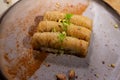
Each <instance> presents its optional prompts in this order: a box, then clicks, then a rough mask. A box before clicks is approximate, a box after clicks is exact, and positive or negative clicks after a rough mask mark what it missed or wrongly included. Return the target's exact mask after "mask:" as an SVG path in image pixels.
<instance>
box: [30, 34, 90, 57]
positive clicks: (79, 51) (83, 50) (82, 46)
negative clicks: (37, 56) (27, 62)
mask: <svg viewBox="0 0 120 80" xmlns="http://www.w3.org/2000/svg"><path fill="white" fill-rule="evenodd" d="M59 34H60V33H59V32H43V33H40V32H37V33H35V34H34V35H33V37H32V46H33V48H34V49H40V48H41V47H46V48H53V49H63V50H70V51H75V53H74V54H72V55H77V56H79V57H85V56H86V54H87V49H88V42H86V41H84V40H80V39H77V38H74V37H68V36H66V37H65V39H64V40H63V41H62V42H61V41H60V40H59ZM61 47H62V48H61Z"/></svg>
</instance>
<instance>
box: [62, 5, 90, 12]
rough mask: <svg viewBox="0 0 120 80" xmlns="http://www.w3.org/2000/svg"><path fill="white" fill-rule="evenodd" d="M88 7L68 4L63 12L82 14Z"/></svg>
mask: <svg viewBox="0 0 120 80" xmlns="http://www.w3.org/2000/svg"><path fill="white" fill-rule="evenodd" d="M87 7H88V5H85V4H81V3H78V4H77V5H71V4H67V5H66V6H65V7H64V8H63V10H62V11H61V12H65V13H68V12H69V13H72V14H82V13H83V12H84V11H85V10H86V8H87Z"/></svg>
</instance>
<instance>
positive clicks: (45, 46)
mask: <svg viewBox="0 0 120 80" xmlns="http://www.w3.org/2000/svg"><path fill="white" fill-rule="evenodd" d="M91 32H92V20H91V19H89V18H88V17H85V16H82V15H74V14H68V13H61V12H57V11H51V12H50V11H49V12H46V13H45V15H44V18H43V21H40V22H39V24H38V26H37V32H36V33H34V35H33V37H32V42H31V43H32V46H33V48H34V49H36V50H42V51H47V52H52V53H57V54H58V53H59V54H63V53H65V54H71V55H75V56H79V57H85V56H86V55H87V51H88V46H89V42H90V36H91Z"/></svg>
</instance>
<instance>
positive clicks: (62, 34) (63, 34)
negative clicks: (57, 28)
mask: <svg viewBox="0 0 120 80" xmlns="http://www.w3.org/2000/svg"><path fill="white" fill-rule="evenodd" d="M58 38H59V41H61V42H63V40H64V39H65V38H66V32H62V33H59V35H58Z"/></svg>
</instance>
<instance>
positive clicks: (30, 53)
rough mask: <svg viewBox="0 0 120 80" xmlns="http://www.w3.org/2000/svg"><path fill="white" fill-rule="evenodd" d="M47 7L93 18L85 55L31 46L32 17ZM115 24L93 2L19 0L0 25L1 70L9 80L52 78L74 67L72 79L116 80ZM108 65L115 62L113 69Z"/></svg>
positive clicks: (118, 40)
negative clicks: (37, 49)
mask: <svg viewBox="0 0 120 80" xmlns="http://www.w3.org/2000/svg"><path fill="white" fill-rule="evenodd" d="M85 9H86V10H85ZM50 10H59V11H62V12H69V13H74V14H82V12H83V15H85V16H88V17H89V18H91V19H93V21H94V22H93V33H92V36H91V42H90V47H89V50H88V55H87V57H86V58H79V57H75V56H70V55H60V56H56V55H54V54H47V53H44V52H40V53H39V52H36V51H34V50H32V49H31V46H30V39H31V36H30V35H29V34H28V33H29V31H30V29H31V28H32V26H33V25H35V21H34V19H35V17H36V16H43V14H44V13H45V12H46V11H50ZM115 24H117V25H118V26H119V25H120V23H119V21H118V19H117V18H116V17H115V16H114V15H113V14H112V13H110V12H109V11H108V10H107V9H106V8H105V7H104V6H103V5H101V3H99V2H97V1H90V2H88V1H87V0H79V1H78V0H74V1H73V0H69V1H68V0H61V1H60V0H44V1H43V0H21V1H20V2H19V3H17V5H15V6H14V7H13V8H12V9H11V10H10V11H9V12H8V13H7V14H6V15H5V16H4V18H3V20H2V22H1V24H0V68H1V71H2V72H3V73H4V75H5V76H6V77H7V78H9V79H11V80H13V79H14V80H26V79H29V80H55V79H56V78H55V74H57V73H65V74H66V75H67V74H68V70H70V69H74V70H75V72H76V75H77V76H78V78H77V79H76V80H88V79H89V80H119V79H120V76H119V74H120V67H119V66H120V58H119V56H120V51H119V50H120V37H119V35H120V29H119V28H114V25H115ZM36 54H37V55H36ZM48 64H49V65H50V66H49V67H48V66H47V65H48ZM110 64H115V68H112V67H110V66H109V65H110ZM96 74H97V76H95V75H96Z"/></svg>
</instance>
